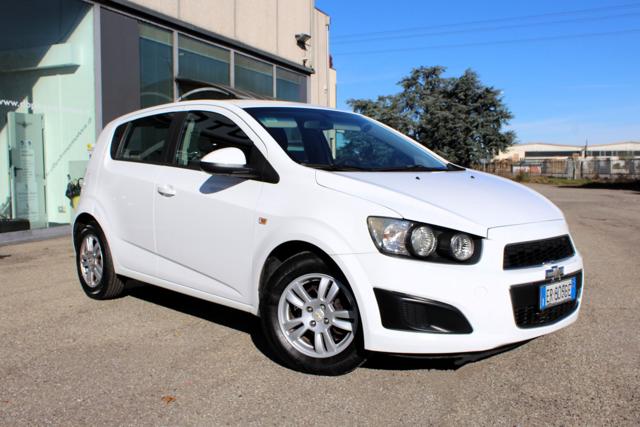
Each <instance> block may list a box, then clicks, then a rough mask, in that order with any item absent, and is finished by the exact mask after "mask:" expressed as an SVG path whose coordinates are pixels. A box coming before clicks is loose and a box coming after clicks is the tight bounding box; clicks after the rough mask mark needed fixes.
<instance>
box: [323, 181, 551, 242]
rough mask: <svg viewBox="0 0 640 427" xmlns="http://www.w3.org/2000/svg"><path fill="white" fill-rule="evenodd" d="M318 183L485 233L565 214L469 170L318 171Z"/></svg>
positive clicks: (418, 217) (520, 188)
mask: <svg viewBox="0 0 640 427" xmlns="http://www.w3.org/2000/svg"><path fill="white" fill-rule="evenodd" d="M316 181H317V183H318V184H319V185H321V186H323V187H326V188H331V189H333V190H337V191H341V192H343V193H347V194H351V195H353V196H355V197H359V198H362V199H365V200H368V201H371V202H374V203H377V204H379V205H382V206H385V207H387V208H389V209H391V210H393V211H395V212H397V213H398V214H399V215H400V216H402V217H404V218H407V219H411V220H414V221H423V222H426V223H431V224H434V225H439V226H442V227H448V228H453V229H457V230H460V231H465V232H468V233H473V234H476V235H479V236H486V235H487V231H488V229H489V228H493V227H501V226H508V225H516V224H527V223H532V222H540V221H554V220H559V219H564V217H563V215H562V212H561V211H560V210H559V209H558V208H557V207H556V206H555V205H554V204H553V203H551V202H550V201H549V200H547V199H546V198H545V197H543V196H542V195H540V194H539V193H536V192H535V191H533V190H531V189H529V188H527V187H525V186H524V185H520V184H518V183H515V182H513V181H510V180H507V179H504V178H500V177H497V176H495V175H490V174H486V173H482V172H478V171H473V170H464V171H452V172H417V173H416V172H327V171H317V173H316Z"/></svg>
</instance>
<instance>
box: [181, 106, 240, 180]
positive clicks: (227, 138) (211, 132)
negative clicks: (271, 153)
mask: <svg viewBox="0 0 640 427" xmlns="http://www.w3.org/2000/svg"><path fill="white" fill-rule="evenodd" d="M225 147H237V148H239V149H241V150H242V151H243V152H244V154H245V157H246V158H247V160H249V159H250V158H251V151H252V147H253V144H252V142H251V140H250V139H249V137H247V135H246V134H245V133H244V132H243V131H242V129H240V128H239V127H238V125H236V124H235V123H234V122H233V121H231V120H230V119H228V118H227V117H225V116H223V115H220V114H216V113H212V112H208V111H192V112H190V113H189V114H188V115H187V117H186V119H185V121H184V124H183V126H182V132H181V137H180V142H179V145H178V150H177V152H176V158H175V163H176V164H177V165H178V166H184V167H189V168H192V169H199V167H200V166H199V162H200V159H201V158H202V157H204V156H205V155H207V154H209V153H210V152H212V151H214V150H218V149H220V148H225Z"/></svg>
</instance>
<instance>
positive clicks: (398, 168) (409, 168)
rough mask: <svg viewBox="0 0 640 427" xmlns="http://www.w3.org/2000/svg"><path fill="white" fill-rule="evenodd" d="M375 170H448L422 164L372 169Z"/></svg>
mask: <svg viewBox="0 0 640 427" xmlns="http://www.w3.org/2000/svg"><path fill="white" fill-rule="evenodd" d="M371 170H372V171H374V172H446V171H447V170H448V169H446V168H432V167H429V166H422V165H408V166H396V167H390V168H376V169H371Z"/></svg>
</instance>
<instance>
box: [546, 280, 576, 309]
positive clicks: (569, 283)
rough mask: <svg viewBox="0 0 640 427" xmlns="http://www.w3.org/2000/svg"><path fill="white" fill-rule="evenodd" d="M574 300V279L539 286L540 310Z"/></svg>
mask: <svg viewBox="0 0 640 427" xmlns="http://www.w3.org/2000/svg"><path fill="white" fill-rule="evenodd" d="M575 299H576V278H575V277H572V278H571V279H566V280H562V281H560V282H556V283H547V284H545V285H541V286H540V310H544V309H545V308H547V307H551V306H552V305H557V304H561V303H563V302H566V301H573V300H575Z"/></svg>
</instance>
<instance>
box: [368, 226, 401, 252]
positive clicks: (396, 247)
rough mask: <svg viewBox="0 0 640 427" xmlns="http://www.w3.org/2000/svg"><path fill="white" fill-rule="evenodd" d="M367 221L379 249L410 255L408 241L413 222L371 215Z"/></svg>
mask: <svg viewBox="0 0 640 427" xmlns="http://www.w3.org/2000/svg"><path fill="white" fill-rule="evenodd" d="M367 223H368V225H369V233H371V238H372V239H373V241H374V242H375V244H376V246H378V249H380V250H381V251H382V252H386V253H390V254H394V255H409V251H408V250H407V244H406V241H407V231H408V230H409V227H411V222H409V221H405V220H402V219H394V218H381V217H375V216H371V217H369V218H368V219H367Z"/></svg>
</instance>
